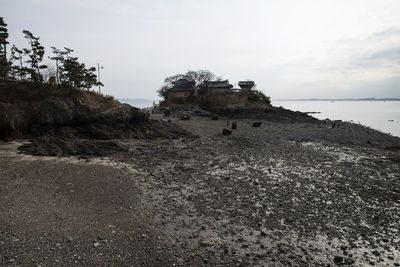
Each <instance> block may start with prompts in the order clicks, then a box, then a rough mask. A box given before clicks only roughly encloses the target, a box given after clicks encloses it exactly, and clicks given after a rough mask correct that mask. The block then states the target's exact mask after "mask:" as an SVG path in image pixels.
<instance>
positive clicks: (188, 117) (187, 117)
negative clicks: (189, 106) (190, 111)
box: [181, 115, 190, 121]
mask: <svg viewBox="0 0 400 267" xmlns="http://www.w3.org/2000/svg"><path fill="white" fill-rule="evenodd" d="M181 120H183V121H187V120H190V116H189V115H182V116H181Z"/></svg>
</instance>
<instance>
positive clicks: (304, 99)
mask: <svg viewBox="0 0 400 267" xmlns="http://www.w3.org/2000/svg"><path fill="white" fill-rule="evenodd" d="M273 101H400V98H375V97H368V98H298V99H273Z"/></svg>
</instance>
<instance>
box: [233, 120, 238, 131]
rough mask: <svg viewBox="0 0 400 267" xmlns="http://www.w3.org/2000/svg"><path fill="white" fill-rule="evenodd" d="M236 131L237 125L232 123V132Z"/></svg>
mask: <svg viewBox="0 0 400 267" xmlns="http://www.w3.org/2000/svg"><path fill="white" fill-rule="evenodd" d="M236 129H237V123H236V121H233V122H232V130H236Z"/></svg>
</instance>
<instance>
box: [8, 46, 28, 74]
mask: <svg viewBox="0 0 400 267" xmlns="http://www.w3.org/2000/svg"><path fill="white" fill-rule="evenodd" d="M25 54H26V53H25V52H24V50H21V49H19V48H18V47H16V46H15V45H13V46H12V47H11V57H10V62H11V69H12V70H13V71H14V73H16V74H18V76H19V79H20V80H23V79H25V76H26V74H27V71H28V70H27V68H26V67H24V65H23V63H22V62H23V57H24V55H25ZM15 61H16V62H17V64H16V65H13V64H12V63H13V62H15Z"/></svg>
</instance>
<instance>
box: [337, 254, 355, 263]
mask: <svg viewBox="0 0 400 267" xmlns="http://www.w3.org/2000/svg"><path fill="white" fill-rule="evenodd" d="M333 261H334V262H335V263H336V264H337V265H352V264H354V263H355V260H354V259H352V258H348V257H345V256H341V255H336V256H335V257H334V259H333Z"/></svg>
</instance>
